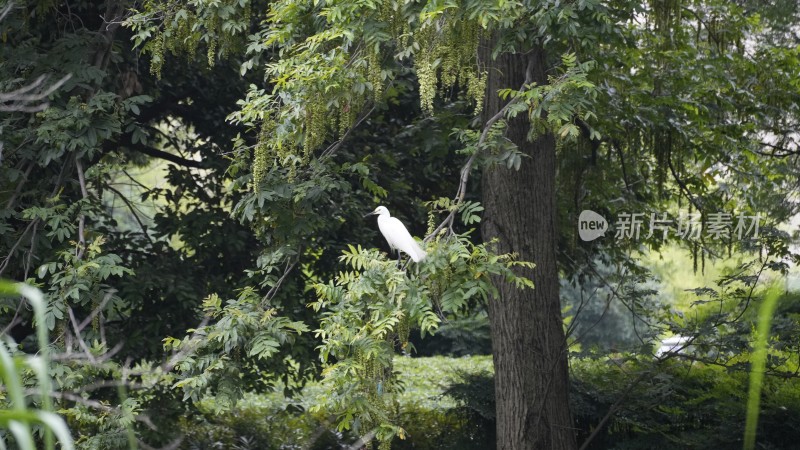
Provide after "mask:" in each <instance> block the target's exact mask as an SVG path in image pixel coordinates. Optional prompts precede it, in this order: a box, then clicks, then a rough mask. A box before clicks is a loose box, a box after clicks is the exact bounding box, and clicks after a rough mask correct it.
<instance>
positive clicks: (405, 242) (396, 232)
mask: <svg viewBox="0 0 800 450" xmlns="http://www.w3.org/2000/svg"><path fill="white" fill-rule="evenodd" d="M372 214H377V215H378V228H379V229H380V230H381V234H382V235H383V237H384V238H386V242H388V243H389V247H391V248H392V250H395V249H396V250H399V251H402V252H403V253H407V254H408V256H410V257H411V259H413V260H414V262H420V261H422V260H423V259H425V256H427V255H428V254H427V253H426V252H425V250H423V249H422V247H420V246H419V244H418V243H417V241H415V240H414V238H413V237H411V233H409V232H408V230H407V229H406V226H405V225H403V222H400V220H399V219H397V218H396V217H392V216H391V215H389V210H388V209H386V207H385V206H378V207H377V208H375V211H372V212H371V213H369V214H368V215H372Z"/></svg>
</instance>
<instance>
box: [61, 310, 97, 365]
mask: <svg viewBox="0 0 800 450" xmlns="http://www.w3.org/2000/svg"><path fill="white" fill-rule="evenodd" d="M67 313H68V314H69V321H70V323H72V329H73V330H74V331H75V339H77V340H78V345H80V346H81V348H82V349H83V351H84V353H86V357H87V358H89V361H91V362H92V363H95V362H96V360H95V359H94V355H92V351H91V350H90V349H89V346H88V345H86V341H84V340H83V336H81V330H80V328H78V321H77V320H75V314H74V313H73V312H72V307H70V306H68V307H67Z"/></svg>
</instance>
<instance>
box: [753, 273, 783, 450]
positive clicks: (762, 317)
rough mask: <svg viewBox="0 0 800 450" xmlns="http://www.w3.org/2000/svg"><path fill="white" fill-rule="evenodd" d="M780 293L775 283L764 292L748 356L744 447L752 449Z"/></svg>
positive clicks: (754, 443)
mask: <svg viewBox="0 0 800 450" xmlns="http://www.w3.org/2000/svg"><path fill="white" fill-rule="evenodd" d="M780 295H781V291H780V288H779V287H778V286H777V285H773V286H772V287H770V288H769V289H768V290H767V292H766V294H764V302H763V303H762V304H761V308H760V309H759V311H758V324H757V326H756V341H755V343H754V346H753V354H752V355H751V357H750V391H749V393H748V398H747V420H746V422H745V426H744V449H745V450H752V449H753V448H755V445H756V429H757V428H758V415H759V410H760V405H761V387H762V384H763V382H764V368H765V366H766V363H767V342H768V341H769V332H770V327H771V326H772V316H773V315H774V313H775V308H776V307H777V306H778V298H779V297H780Z"/></svg>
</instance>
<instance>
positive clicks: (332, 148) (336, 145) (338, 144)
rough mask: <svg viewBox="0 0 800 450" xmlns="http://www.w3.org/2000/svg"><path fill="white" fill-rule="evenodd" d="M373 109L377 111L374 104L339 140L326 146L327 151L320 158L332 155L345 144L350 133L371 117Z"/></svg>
mask: <svg viewBox="0 0 800 450" xmlns="http://www.w3.org/2000/svg"><path fill="white" fill-rule="evenodd" d="M372 111H375V106H374V105H373V106H372V108H370V109H369V111H367V112H366V113H364V114H363V115H362V116H361V118H360V119H358V120H357V121H356V123H354V124H353V126H351V127H350V128H348V129H347V131H346V132H345V133H344V136H342V137H341V138H340V139H339V140H338V141H336V142H334V143H333V144H331V145H329V146H328V148H326V149H325V151H323V152H322V154H321V155H320V157H319V158H320V159H325V158H328V157H330V156H331V155H333V154H334V153H336V150H339V147H341V146H342V144H344V141H345V140H346V139H347V138H348V137H349V136H350V133H352V132H353V130H355V129H356V128H358V126H359V125H361V122H363V121H364V120H366V119H367V117H369V116H370V114H372Z"/></svg>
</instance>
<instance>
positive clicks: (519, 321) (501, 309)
mask: <svg viewBox="0 0 800 450" xmlns="http://www.w3.org/2000/svg"><path fill="white" fill-rule="evenodd" d="M494 44H495V42H492V41H489V42H486V43H485V44H484V46H483V47H484V49H485V52H484V53H485V55H484V58H483V59H484V60H485V61H492V59H491V55H490V49H492V48H494V46H495V45H494ZM546 61H547V57H546V55H545V52H544V49H542V48H534V49H533V50H532V51H531V52H529V53H527V54H509V53H507V54H503V55H501V56H499V57H498V58H497V59H495V60H493V61H492V62H491V63H490V64H489V68H488V73H489V75H488V82H487V91H488V92H498V91H500V90H501V89H509V88H518V87H520V86H523V85H524V84H531V83H537V84H545V83H547V76H546V74H545V67H546ZM503 104H504V102H502V101H501V99H500V98H499V97H497V96H494V95H487V96H486V106H485V109H484V113H483V115H484V117H485V120H484V122H487V121H488V120H490V118H491V117H492V116H494V115H495V114H498V112H500V111H501V109H502V107H503ZM530 127H531V124H530V121H529V120H528V117H527V115H519V116H517V117H516V118H514V119H512V120H509V121H508V129H507V130H506V137H507V138H508V139H509V140H510V141H511V142H513V143H514V145H516V147H517V148H518V149H519V150H520V152H521V153H522V154H523V155H524V156H525V157H524V158H523V160H522V163H521V166H520V169H519V170H516V171H513V170H508V169H507V168H506V167H498V166H490V167H487V168H486V169H484V171H483V180H482V189H483V204H484V207H485V208H486V214H485V219H484V221H483V226H482V231H483V238H484V239H485V240H492V239H496V240H497V242H498V244H497V245H498V251H500V252H502V253H515V254H517V255H519V257H520V258H522V259H523V260H525V261H535V263H536V267H535V268H533V269H526V271H525V273H524V275H525V276H526V277H528V278H530V279H531V280H533V283H534V286H535V288H534V289H532V290H524V291H523V290H520V289H518V288H517V287H516V286H515V285H513V284H512V283H509V282H507V281H506V280H504V279H503V278H502V277H494V278H493V281H494V284H495V286H497V288H498V290H499V295H498V297H497V298H495V299H493V300H492V301H490V302H489V319H490V323H491V329H492V356H493V359H494V367H495V396H496V399H495V401H496V404H497V438H498V439H497V440H498V442H497V448H499V449H534V448H552V449H571V448H575V434H574V431H573V426H572V419H571V416H570V411H569V402H568V389H569V383H568V375H567V370H568V369H567V346H566V340H565V338H564V327H563V320H562V316H561V302H560V300H559V294H558V293H559V280H558V267H557V257H556V246H557V243H558V229H557V224H556V217H557V214H556V190H555V186H556V144H555V139H554V138H553V136H552V135H551V134H549V133H547V134H544V135H542V136H539V137H537V138H536V139H534V140H533V141H531V140H530V139H529V135H530Z"/></svg>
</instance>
